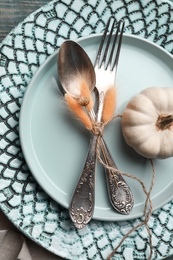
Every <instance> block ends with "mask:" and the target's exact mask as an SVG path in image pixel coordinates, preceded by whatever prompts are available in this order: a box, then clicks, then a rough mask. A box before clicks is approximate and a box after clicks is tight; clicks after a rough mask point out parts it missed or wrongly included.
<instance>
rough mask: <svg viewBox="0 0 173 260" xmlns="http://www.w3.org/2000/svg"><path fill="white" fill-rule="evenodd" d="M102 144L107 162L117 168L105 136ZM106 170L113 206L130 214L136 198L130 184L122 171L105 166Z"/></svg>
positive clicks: (122, 212) (123, 212)
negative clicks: (122, 174)
mask: <svg viewBox="0 0 173 260" xmlns="http://www.w3.org/2000/svg"><path fill="white" fill-rule="evenodd" d="M100 145H101V149H102V152H103V156H104V158H105V161H106V163H107V164H108V165H109V166H110V167H113V168H114V169H117V166H116V165H115V163H114V160H113V159H112V157H111V154H110V152H109V150H108V148H107V145H106V143H105V142H104V140H103V138H101V142H100ZM105 171H106V181H107V188H108V194H109V199H110V202H111V204H112V206H113V207H114V208H115V209H116V211H118V212H119V213H121V214H125V215H127V214H129V213H130V212H131V210H132V208H133V205H134V199H133V194H132V192H131V190H130V188H129V186H128V184H127V183H126V181H125V180H124V178H123V177H122V176H121V174H120V173H118V172H115V171H112V170H109V169H107V168H105Z"/></svg>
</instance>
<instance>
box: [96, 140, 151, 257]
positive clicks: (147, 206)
mask: <svg viewBox="0 0 173 260" xmlns="http://www.w3.org/2000/svg"><path fill="white" fill-rule="evenodd" d="M99 139H100V137H99V138H98V144H100V141H99ZM97 158H98V160H99V162H100V163H101V164H102V165H103V166H104V167H106V168H107V169H109V170H111V171H113V172H119V173H120V174H122V175H123V176H126V177H129V178H132V179H134V180H136V181H138V182H139V183H140V184H141V186H142V189H143V191H144V193H145V195H146V201H145V206H144V213H143V215H144V221H142V222H141V223H139V224H138V225H136V226H135V227H133V228H132V229H131V230H130V231H129V232H128V233H127V234H126V235H125V236H124V237H123V238H122V240H121V241H120V243H119V244H118V246H117V247H116V248H115V249H114V250H113V251H112V252H111V254H110V255H109V256H108V258H107V260H110V259H111V258H112V257H113V255H114V254H115V253H116V251H117V250H118V248H119V247H120V246H121V245H122V244H123V242H124V241H125V239H126V238H127V237H128V236H129V235H130V234H131V233H132V232H134V231H135V230H137V229H138V228H139V227H141V226H143V225H145V227H146V230H147V232H148V235H149V246H150V255H149V257H148V260H151V258H152V234H151V231H150V229H149V226H148V221H149V218H150V216H151V214H152V209H153V207H152V201H151V197H150V195H151V191H152V188H153V186H154V180H155V175H156V172H155V168H154V163H153V160H152V159H150V163H151V166H152V180H151V185H150V188H149V191H148V192H147V190H146V187H145V185H144V183H143V182H142V181H141V180H140V179H139V178H137V177H136V176H134V175H131V174H128V173H125V172H122V171H120V170H118V169H115V168H113V167H110V166H109V165H108V164H107V160H106V158H105V162H104V161H103V160H102V158H101V156H100V150H99V149H98V147H97Z"/></svg>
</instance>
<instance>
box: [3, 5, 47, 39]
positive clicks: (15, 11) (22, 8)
mask: <svg viewBox="0 0 173 260" xmlns="http://www.w3.org/2000/svg"><path fill="white" fill-rule="evenodd" d="M47 3H49V1H48V0H30V1H28V0H0V42H1V41H2V40H3V39H4V37H5V36H6V35H7V34H8V33H9V32H10V31H11V30H12V29H13V28H14V27H16V26H17V25H18V24H19V23H20V22H22V21H23V20H24V19H25V18H26V17H27V16H28V15H29V14H31V13H32V12H34V11H36V10H37V9H38V8H40V7H41V6H43V5H45V4H47Z"/></svg>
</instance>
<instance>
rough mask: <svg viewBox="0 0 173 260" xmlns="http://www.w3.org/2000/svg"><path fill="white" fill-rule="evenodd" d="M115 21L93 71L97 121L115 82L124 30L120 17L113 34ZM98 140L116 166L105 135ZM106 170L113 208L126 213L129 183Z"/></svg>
mask: <svg viewBox="0 0 173 260" xmlns="http://www.w3.org/2000/svg"><path fill="white" fill-rule="evenodd" d="M111 22H112V25H111V30H110V34H109V35H108V29H109V27H110V24H111ZM115 22H116V21H115V19H114V18H113V17H111V18H110V19H109V21H108V23H107V26H106V28H105V31H104V34H103V36H102V39H101V43H100V46H99V49H98V53H97V56H96V60H95V65H94V67H95V73H96V87H95V88H96V91H97V92H98V98H99V106H98V112H97V116H95V115H94V113H93V112H92V116H94V117H96V121H97V122H98V123H100V122H101V117H102V112H103V104H104V98H105V95H106V92H107V90H108V89H109V88H110V87H111V86H113V85H115V78H116V72H117V67H118V60H119V55H120V50H121V43H122V36H123V31H124V21H120V22H119V23H118V26H117V30H116V33H115V35H113V30H114V26H115ZM120 27H121V30H120V35H119V38H118V32H119V29H120ZM111 40H112V43H111ZM116 43H117V48H115V46H116ZM104 46H105V48H104ZM99 141H100V142H99V144H100V147H101V150H102V153H103V156H104V159H105V163H106V164H107V165H108V166H109V167H111V168H113V169H117V166H116V164H115V162H114V160H113V158H112V156H111V154H110V152H109V150H108V148H107V145H106V143H105V141H104V139H103V138H100V139H99ZM105 172H106V181H107V188H108V194H109V199H110V202H111V204H112V206H113V207H114V208H115V209H116V211H118V212H119V213H121V214H129V213H130V211H131V210H132V208H133V205H134V199H133V194H132V192H131V189H130V187H129V186H128V184H127V183H126V181H125V180H124V178H123V177H122V175H121V174H120V173H119V172H118V171H114V170H110V169H108V168H105Z"/></svg>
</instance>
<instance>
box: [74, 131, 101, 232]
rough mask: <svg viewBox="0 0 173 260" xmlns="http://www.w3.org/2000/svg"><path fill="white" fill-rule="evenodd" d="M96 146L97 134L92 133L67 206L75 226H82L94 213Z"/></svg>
mask: <svg viewBox="0 0 173 260" xmlns="http://www.w3.org/2000/svg"><path fill="white" fill-rule="evenodd" d="M96 146H97V136H96V135H93V137H92V138H91V140H90V146H89V151H88V155H87V158H86V161H85V165H84V168H83V171H82V173H81V176H80V179H79V181H78V183H77V186H76V188H75V191H74V194H73V197H72V200H71V204H70V208H69V213H70V217H71V219H72V221H73V223H74V225H75V226H76V227H77V228H84V227H85V225H86V224H87V223H88V222H89V221H90V220H91V218H92V216H93V213H94V206H95V165H96Z"/></svg>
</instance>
